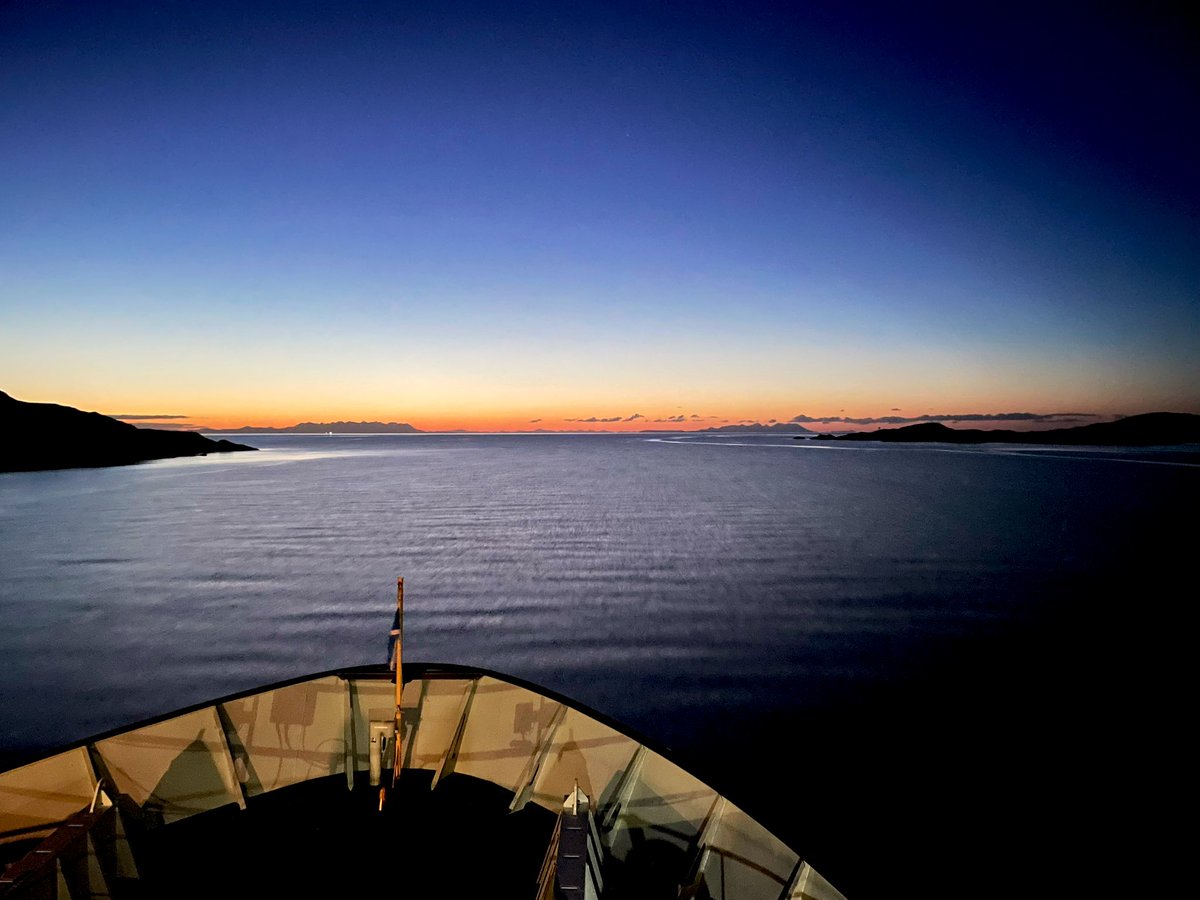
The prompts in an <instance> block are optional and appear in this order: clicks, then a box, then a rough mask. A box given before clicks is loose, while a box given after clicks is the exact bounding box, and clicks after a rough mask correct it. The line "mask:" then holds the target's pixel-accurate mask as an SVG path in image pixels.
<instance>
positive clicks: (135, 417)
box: [109, 413, 187, 422]
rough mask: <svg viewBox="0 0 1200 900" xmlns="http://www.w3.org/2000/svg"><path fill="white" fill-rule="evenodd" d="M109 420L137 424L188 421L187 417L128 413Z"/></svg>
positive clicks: (112, 416) (114, 416) (111, 417)
mask: <svg viewBox="0 0 1200 900" xmlns="http://www.w3.org/2000/svg"><path fill="white" fill-rule="evenodd" d="M109 418H110V419H120V420H121V421H122V422H137V421H141V420H142V419H186V418H187V416H173V415H151V414H149V413H126V414H124V415H120V416H116V415H110V416H109Z"/></svg>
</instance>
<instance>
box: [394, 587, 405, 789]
mask: <svg viewBox="0 0 1200 900" xmlns="http://www.w3.org/2000/svg"><path fill="white" fill-rule="evenodd" d="M392 632H393V634H395V636H396V644H395V647H396V649H395V654H394V661H395V666H394V671H395V679H396V736H395V738H394V746H395V748H396V750H395V759H394V761H393V762H392V784H395V783H396V780H397V779H398V778H399V777H400V769H401V768H402V767H403V765H404V730H403V721H402V720H403V716H404V668H403V664H402V657H403V655H404V579H403V578H397V579H396V621H395V623H394V624H393V626H392Z"/></svg>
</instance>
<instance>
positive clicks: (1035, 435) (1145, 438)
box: [812, 412, 1200, 447]
mask: <svg viewBox="0 0 1200 900" xmlns="http://www.w3.org/2000/svg"><path fill="white" fill-rule="evenodd" d="M812 440H816V441H883V442H886V443H912V444H918V443H937V444H991V443H996V444H1068V445H1072V446H1088V445H1090V446H1096V447H1157V446H1170V445H1174V444H1195V443H1200V416H1197V415H1193V414H1191V413H1171V412H1152V413H1142V414H1141V415H1136V416H1126V417H1125V418H1123V419H1117V420H1116V421H1114V422H1095V423H1093V424H1091V425H1078V426H1076V427H1074V428H1051V429H1048V430H1046V431H1011V430H1009V429H1006V428H995V429H988V430H984V429H980V428H950V427H949V426H946V425H943V424H942V423H940V422H921V423H919V424H917V425H905V426H904V427H903V428H879V429H876V430H875V431H856V432H851V433H848V434H818V435H817V436H816V437H815V438H812Z"/></svg>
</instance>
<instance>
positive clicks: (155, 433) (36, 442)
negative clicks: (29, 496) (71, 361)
mask: <svg viewBox="0 0 1200 900" xmlns="http://www.w3.org/2000/svg"><path fill="white" fill-rule="evenodd" d="M0 434H2V435H3V438H2V439H0V472H30V471H34V470H37V469H74V468H82V467H92V466H124V465H129V464H130V463H137V462H145V461H146V460H151V459H169V458H171V457H176V456H204V455H205V454H207V453H229V452H233V451H238V450H255V449H257V448H255V447H247V446H245V445H244V444H235V443H233V442H232V441H214V440H212V439H211V438H206V437H205V436H204V435H202V434H197V433H196V432H192V431H159V430H156V429H152V428H135V427H134V426H133V425H127V424H125V423H124V422H118V421H117V420H116V419H110V418H109V417H108V416H104V415H101V414H100V413H95V412H83V411H82V410H78V409H75V408H73V407H70V406H59V405H58V404H57V403H26V402H24V401H22V400H15V399H13V398H12V397H10V396H9V395H8V394H6V393H4V392H3V391H0Z"/></svg>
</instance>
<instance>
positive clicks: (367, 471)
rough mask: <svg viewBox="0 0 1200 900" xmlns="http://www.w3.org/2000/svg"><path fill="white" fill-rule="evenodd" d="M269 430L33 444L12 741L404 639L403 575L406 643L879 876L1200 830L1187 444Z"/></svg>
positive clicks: (134, 714) (1068, 855)
mask: <svg viewBox="0 0 1200 900" xmlns="http://www.w3.org/2000/svg"><path fill="white" fill-rule="evenodd" d="M237 440H241V441H244V442H247V443H250V444H252V445H254V446H257V447H260V448H261V452H259V453H246V454H230V455H220V456H211V457H205V458H199V459H186V460H169V461H159V462H154V463H148V464H143V465H138V466H129V467H121V468H111V469H80V470H69V471H57V472H40V473H19V474H7V475H0V751H4V752H6V753H7V754H8V758H10V759H15V758H19V756H20V755H21V754H22V753H25V752H28V751H31V750H35V749H40V748H46V747H50V746H54V745H58V744H61V743H64V742H68V741H74V740H78V739H80V738H83V737H86V736H87V735H89V734H92V733H96V732H99V731H101V730H104V729H108V728H111V727H115V726H117V725H121V724H125V723H129V722H132V721H135V720H138V719H142V718H145V717H148V716H151V715H154V714H158V713H162V712H166V711H169V710H171V709H175V708H178V707H181V706H184V705H187V704H191V703H197V702H200V701H203V700H206V699H211V698H214V697H216V696H219V695H223V694H227V693H231V692H234V691H238V690H242V689H247V688H251V687H254V686H257V685H261V684H264V683H267V682H272V681H277V680H280V679H285V678H289V677H293V676H298V675H302V674H306V673H309V672H315V671H320V670H327V669H331V668H334V667H337V666H342V665H351V664H359V663H369V662H382V661H384V653H385V645H386V635H387V630H388V627H389V625H390V620H391V615H392V610H393V603H394V590H395V588H394V585H395V579H396V577H397V576H398V575H403V576H404V578H405V581H406V586H407V591H406V601H407V602H406V623H405V624H406V658H408V659H411V660H424V661H431V662H457V663H465V664H472V665H479V666H484V667H488V668H492V669H497V670H500V671H502V672H506V673H509V674H512V675H516V676H520V677H522V678H525V679H528V680H531V681H534V682H537V683H539V684H542V685H545V686H546V687H549V688H552V689H555V690H557V691H560V692H562V693H565V694H567V695H568V696H571V697H573V698H575V699H577V700H578V701H580V702H582V703H584V704H586V705H588V706H591V707H593V708H595V709H597V710H599V711H601V712H603V713H606V714H608V715H610V716H612V717H614V718H616V719H618V720H620V721H622V722H624V723H626V724H628V725H629V726H631V727H632V728H634V729H636V730H638V731H641V732H642V733H644V734H647V735H649V736H650V737H651V738H653V739H655V740H657V741H659V742H662V743H665V744H666V745H668V746H669V747H671V748H673V749H674V751H675V752H676V753H677V755H678V758H679V759H680V760H681V761H682V762H684V763H687V764H689V765H692V766H693V767H694V768H695V769H696V771H697V772H698V774H701V775H702V777H705V778H706V779H707V780H709V781H710V782H711V783H713V785H714V786H716V787H718V788H719V789H722V790H725V791H726V792H727V793H728V794H729V795H730V796H731V797H733V799H735V801H737V802H739V803H740V804H741V805H743V806H745V807H746V808H747V809H749V810H750V811H751V812H752V813H753V814H755V815H756V816H757V817H758V818H760V819H761V820H762V821H763V822H764V823H766V824H768V825H769V826H771V827H774V828H776V829H777V830H779V831H780V833H781V834H783V835H784V836H785V837H786V838H787V839H788V840H789V842H790V843H791V844H792V845H793V846H794V847H795V849H797V850H798V851H799V852H800V853H801V854H802V855H804V856H806V857H807V858H808V859H810V860H811V861H812V862H813V863H814V864H815V865H816V867H817V868H818V869H819V870H821V871H822V872H823V873H825V874H826V875H827V876H828V877H829V878H830V879H831V880H832V881H833V882H834V883H835V884H837V885H838V886H839V887H841V888H842V890H843V891H844V892H846V893H847V894H848V895H849V896H850V897H851V900H855V898H867V897H883V896H890V897H895V896H918V895H919V896H945V897H952V896H958V897H970V896H1005V895H1011V894H1012V893H1013V892H1021V891H1024V892H1025V893H1026V895H1032V896H1052V895H1056V894H1059V895H1060V894H1061V893H1062V892H1064V891H1066V892H1068V893H1075V892H1076V891H1075V889H1076V888H1081V887H1083V886H1094V885H1099V884H1101V881H1100V875H1101V874H1102V873H1104V872H1108V871H1110V870H1111V867H1112V866H1113V865H1115V864H1116V861H1117V860H1120V861H1121V862H1120V865H1121V872H1122V873H1124V874H1122V875H1121V878H1120V879H1118V880H1117V881H1114V882H1112V884H1114V885H1118V884H1119V885H1123V888H1122V889H1132V885H1134V884H1135V883H1136V884H1145V883H1148V882H1147V879H1152V878H1153V876H1154V873H1155V872H1156V871H1161V870H1163V867H1164V862H1163V860H1164V858H1165V855H1167V854H1183V853H1184V850H1183V845H1182V839H1181V838H1179V837H1172V836H1171V834H1170V833H1169V829H1167V828H1166V827H1165V826H1163V825H1160V824H1158V818H1157V815H1156V814H1155V813H1154V810H1155V809H1157V808H1158V805H1159V803H1160V802H1161V801H1162V800H1163V799H1164V798H1166V799H1167V800H1168V802H1170V798H1172V797H1175V798H1177V799H1178V801H1179V802H1180V803H1182V804H1185V805H1186V804H1187V801H1185V784H1187V783H1189V782H1188V779H1185V778H1184V777H1183V775H1182V774H1180V773H1182V772H1183V771H1184V769H1185V766H1184V760H1185V752H1184V748H1185V747H1186V746H1189V745H1188V744H1187V743H1186V742H1185V741H1184V738H1183V732H1182V723H1183V722H1184V721H1186V720H1188V719H1190V718H1192V717H1194V701H1193V700H1192V699H1191V697H1190V693H1188V692H1186V691H1185V688H1184V685H1186V684H1189V683H1190V671H1189V666H1190V659H1191V658H1194V655H1195V654H1194V651H1192V650H1191V649H1190V644H1191V639H1190V631H1189V630H1188V629H1189V627H1190V626H1186V625H1185V624H1184V623H1185V622H1187V621H1189V620H1190V617H1189V616H1188V613H1189V612H1190V609H1191V607H1193V606H1194V605H1195V596H1196V594H1195V587H1194V583H1195V557H1196V553H1197V540H1196V538H1197V528H1196V510H1197V502H1196V501H1197V499H1200V467H1198V466H1196V465H1189V464H1186V463H1180V462H1178V460H1179V459H1181V458H1186V457H1180V456H1179V454H1178V453H1168V452H1165V451H1164V452H1161V453H1159V452H1158V451H1154V450H1149V451H1146V450H1140V451H1137V452H1135V453H1123V452H1121V451H1107V450H1095V449H1090V450H1087V449H1080V448H1065V447H1064V448H1041V447H1039V448H1030V447H1019V448H1018V447H1003V446H989V447H986V448H980V447H968V448H962V447H955V448H951V447H934V446H896V445H890V446H884V445H870V444H862V445H840V446H832V445H829V444H818V443H815V442H809V441H795V440H790V439H787V438H783V437H779V436H730V437H724V436H722V437H714V436H686V437H659V438H654V437H649V436H644V435H334V436H326V435H306V436H292V435H263V436H242V437H238V438H237ZM1193 449H1196V448H1193ZM1189 654H1190V655H1189ZM1188 778H1189V779H1190V776H1188ZM1172 840H1174V841H1176V842H1177V845H1176V844H1172V843H1171V841H1172ZM1121 879H1124V880H1121ZM1131 879H1132V880H1131ZM1103 883H1104V884H1108V883H1109V882H1108V881H1104V882H1103ZM1031 886H1032V888H1031ZM1041 888H1044V890H1043V889H1041ZM1030 890H1032V893H1030Z"/></svg>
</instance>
